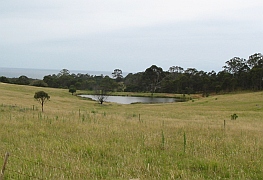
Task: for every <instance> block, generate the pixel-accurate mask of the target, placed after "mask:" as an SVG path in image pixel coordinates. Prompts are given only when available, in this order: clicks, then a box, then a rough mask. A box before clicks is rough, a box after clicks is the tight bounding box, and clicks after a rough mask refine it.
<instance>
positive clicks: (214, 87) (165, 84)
mask: <svg viewBox="0 0 263 180" xmlns="http://www.w3.org/2000/svg"><path fill="white" fill-rule="evenodd" d="M222 68H223V69H222V70H221V71H219V72H215V71H211V72H204V71H202V70H201V71H198V70H197V69H195V68H187V69H184V68H182V67H180V66H171V67H170V68H169V69H168V70H167V71H164V70H163V69H162V68H161V67H158V66H156V65H152V66H150V67H149V68H147V69H146V70H145V71H143V72H138V73H134V74H133V73H129V74H128V75H127V76H126V77H123V76H122V70H120V69H115V70H114V71H113V73H112V77H110V76H103V75H100V76H97V75H95V76H93V75H89V74H81V73H78V74H74V73H70V71H69V70H67V69H63V70H61V71H60V72H59V73H58V74H53V75H46V76H44V78H43V80H34V79H30V78H27V77H26V76H20V77H19V78H12V79H10V78H6V77H4V76H2V77H0V81H1V82H7V83H15V84H24V85H33V86H43V87H53V88H71V89H72V88H75V89H78V90H92V91H104V92H106V91H107V92H109V91H126V92H151V93H156V92H162V93H180V94H193V93H203V95H204V96H207V95H209V94H210V93H219V92H232V91H237V90H254V91H257V90H262V86H263V56H262V54H261V53H255V54H253V55H251V56H249V58H248V59H244V58H239V57H234V58H232V59H230V60H228V61H226V62H225V65H224V66H223V67H222Z"/></svg>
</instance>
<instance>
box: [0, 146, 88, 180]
mask: <svg viewBox="0 0 263 180" xmlns="http://www.w3.org/2000/svg"><path fill="white" fill-rule="evenodd" d="M44 151H45V150H44ZM46 152H48V151H46ZM2 157H3V159H4V162H3V167H2V169H1V173H0V180H4V177H6V178H7V179H39V180H42V179H73V178H74V179H83V178H84V177H85V176H86V173H83V172H77V171H72V170H70V169H67V168H64V167H57V166H53V165H50V164H46V163H43V162H40V161H39V160H37V159H36V160H29V159H27V158H23V157H21V156H17V155H15V154H13V153H6V154H5V156H2ZM7 159H8V161H7ZM13 162H15V165H14V163H13ZM29 166H30V167H31V170H30V169H28V167H29ZM15 167H16V168H17V169H16V168H15ZM18 167H19V168H18ZM33 170H35V171H33ZM84 179H85V178H84Z"/></svg>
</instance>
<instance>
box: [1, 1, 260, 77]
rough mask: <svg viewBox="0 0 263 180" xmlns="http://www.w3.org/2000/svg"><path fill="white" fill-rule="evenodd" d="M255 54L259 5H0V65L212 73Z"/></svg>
mask: <svg viewBox="0 0 263 180" xmlns="http://www.w3.org/2000/svg"><path fill="white" fill-rule="evenodd" d="M259 52H260V53H263V1H262V0H220V1H219V0H198V1H197V0H184V1H179V0H75V1H72V0H44V1H39V0H23V1H21V0H2V1H0V67H11V68H37V69H62V68H66V69H69V70H92V71H113V70H114V69H116V68H119V69H121V70H122V71H124V72H132V73H135V72H140V71H144V70H145V69H146V68H148V67H150V66H151V65H153V64H155V65H157V66H160V67H162V68H163V69H164V70H168V69H169V67H171V66H181V67H183V68H184V69H186V68H196V69H197V70H204V71H207V72H209V71H212V70H215V71H217V72H218V71H221V70H222V66H224V65H225V62H226V61H228V60H229V59H231V58H233V57H241V58H245V59H247V58H248V56H249V55H252V54H254V53H259Z"/></svg>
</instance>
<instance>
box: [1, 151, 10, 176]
mask: <svg viewBox="0 0 263 180" xmlns="http://www.w3.org/2000/svg"><path fill="white" fill-rule="evenodd" d="M8 157H9V153H8V152H7V153H6V154H5V159H4V164H3V167H2V169H1V172H0V180H3V179H4V173H5V166H6V164H7V160H8Z"/></svg>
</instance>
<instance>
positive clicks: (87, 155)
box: [0, 83, 263, 179]
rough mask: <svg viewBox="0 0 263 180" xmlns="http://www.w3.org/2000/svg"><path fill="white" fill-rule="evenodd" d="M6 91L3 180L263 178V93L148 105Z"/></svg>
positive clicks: (0, 115) (0, 128)
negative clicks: (43, 99) (47, 98)
mask: <svg viewBox="0 0 263 180" xmlns="http://www.w3.org/2000/svg"><path fill="white" fill-rule="evenodd" d="M39 90H44V91H45V92H47V93H48V94H49V95H50V97H51V98H50V101H49V102H47V103H46V104H45V106H44V113H41V107H40V104H38V102H37V101H35V100H34V98H33V96H34V93H35V92H36V91H39ZM0 92H1V93H0V99H1V101H0V142H1V143H0V154H1V158H0V167H1V166H2V164H3V160H4V155H5V153H6V152H9V153H10V157H9V159H8V163H7V168H6V171H5V179H30V177H31V178H32V179H33V177H37V178H39V179H132V178H139V179H261V178H262V177H263V172H262V169H263V164H262V162H263V155H262V154H263V142H262V136H263V131H262V129H263V122H262V117H263V93H262V92H257V93H239V94H229V95H217V96H210V97H208V98H200V99H195V101H194V102H192V101H188V102H183V103H168V104H147V105H145V104H132V105H120V104H115V103H105V104H103V105H99V104H98V103H96V102H94V101H90V100H86V99H83V98H79V97H76V96H72V95H71V94H70V93H69V92H68V90H65V89H51V88H37V87H31V86H18V85H11V84H3V83H2V84H0ZM33 106H34V110H33ZM232 114H237V115H238V118H237V119H236V120H231V115H232ZM139 116H140V117H139ZM224 120H225V122H226V126H225V128H224Z"/></svg>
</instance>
